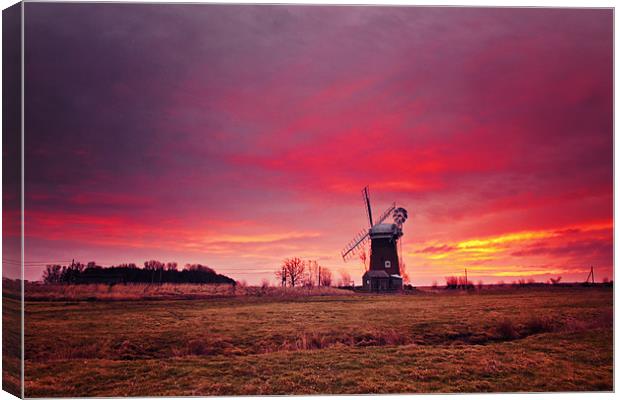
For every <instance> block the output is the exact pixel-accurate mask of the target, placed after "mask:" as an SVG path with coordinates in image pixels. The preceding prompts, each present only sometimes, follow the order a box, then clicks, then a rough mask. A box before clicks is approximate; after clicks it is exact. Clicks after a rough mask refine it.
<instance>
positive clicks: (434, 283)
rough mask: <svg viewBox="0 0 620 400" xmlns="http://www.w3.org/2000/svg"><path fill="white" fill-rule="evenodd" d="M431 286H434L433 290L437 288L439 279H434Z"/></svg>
mask: <svg viewBox="0 0 620 400" xmlns="http://www.w3.org/2000/svg"><path fill="white" fill-rule="evenodd" d="M431 287H432V288H433V290H437V281H433V284H432V285H431Z"/></svg>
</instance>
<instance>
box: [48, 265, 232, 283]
mask: <svg viewBox="0 0 620 400" xmlns="http://www.w3.org/2000/svg"><path fill="white" fill-rule="evenodd" d="M43 282H44V283H64V284H87V283H108V284H116V283H153V284H155V283H157V284H160V283H225V284H231V285H235V284H236V282H235V280H234V279H232V278H229V277H227V276H225V275H222V274H218V273H216V272H215V270H214V269H212V268H209V267H207V266H205V265H201V264H186V265H185V268H183V269H181V270H179V268H178V264H177V263H176V262H168V263H163V262H161V261H157V260H149V261H145V262H144V267H143V268H139V267H138V266H137V265H136V264H133V263H130V264H120V265H116V266H114V265H113V266H111V267H102V266H100V265H97V264H96V263H95V262H94V261H93V262H89V263H88V264H82V263H79V262H77V263H76V262H72V263H71V264H70V265H58V264H54V265H47V266H46V267H45V270H44V271H43Z"/></svg>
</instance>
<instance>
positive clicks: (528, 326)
mask: <svg viewBox="0 0 620 400" xmlns="http://www.w3.org/2000/svg"><path fill="white" fill-rule="evenodd" d="M554 328H555V327H554V324H553V321H552V320H551V318H545V317H540V316H538V315H533V316H531V317H530V318H529V319H528V320H527V321H526V322H525V330H526V332H527V334H529V335H533V334H536V333H543V332H552V331H553V330H554Z"/></svg>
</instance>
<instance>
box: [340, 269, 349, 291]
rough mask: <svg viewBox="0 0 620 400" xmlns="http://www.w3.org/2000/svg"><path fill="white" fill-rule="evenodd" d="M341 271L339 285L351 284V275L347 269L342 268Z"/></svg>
mask: <svg viewBox="0 0 620 400" xmlns="http://www.w3.org/2000/svg"><path fill="white" fill-rule="evenodd" d="M339 272H340V279H338V287H345V286H351V275H350V274H349V273H348V272H347V271H345V270H340V271H339Z"/></svg>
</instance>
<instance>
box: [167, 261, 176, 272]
mask: <svg viewBox="0 0 620 400" xmlns="http://www.w3.org/2000/svg"><path fill="white" fill-rule="evenodd" d="M177 268H178V264H177V263H175V262H169V263H166V271H176V270H177Z"/></svg>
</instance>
